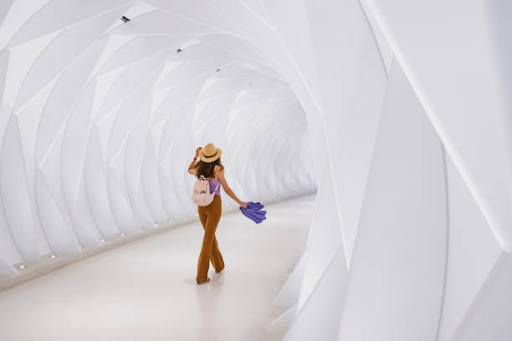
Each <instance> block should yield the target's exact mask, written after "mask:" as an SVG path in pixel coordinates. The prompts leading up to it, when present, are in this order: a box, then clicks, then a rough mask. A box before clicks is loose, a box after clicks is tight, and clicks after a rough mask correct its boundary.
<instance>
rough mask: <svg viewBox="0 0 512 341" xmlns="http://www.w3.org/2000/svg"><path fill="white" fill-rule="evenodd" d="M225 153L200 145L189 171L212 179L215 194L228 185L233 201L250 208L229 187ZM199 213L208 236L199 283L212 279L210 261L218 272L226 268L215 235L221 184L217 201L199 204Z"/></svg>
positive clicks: (212, 147) (219, 208)
mask: <svg viewBox="0 0 512 341" xmlns="http://www.w3.org/2000/svg"><path fill="white" fill-rule="evenodd" d="M221 154H222V150H220V148H215V146H214V145H213V143H208V144H207V145H206V146H204V149H203V148H201V147H198V148H197V149H196V156H195V157H194V160H192V163H191V164H190V166H189V167H188V172H189V173H190V174H192V175H195V176H196V177H197V178H199V177H200V176H201V175H203V176H204V177H205V178H209V180H208V181H209V184H210V193H213V191H214V190H215V187H216V185H217V184H218V182H219V181H220V183H221V185H222V188H224V190H225V191H226V194H227V195H229V196H230V197H231V198H233V200H235V201H236V202H237V203H238V204H239V205H240V206H242V207H247V203H246V202H243V201H241V200H240V199H238V197H237V196H236V195H235V193H233V191H232V190H231V188H229V186H228V183H227V182H226V179H225V178H224V166H223V165H222V164H221V162H220V156H221ZM197 156H199V159H200V160H199V161H198V162H197V163H196V160H197ZM197 213H198V214H199V219H200V220H201V224H202V225H203V229H204V238H203V246H202V248H201V253H200V254H199V261H198V264H197V276H196V282H197V284H203V283H206V282H209V281H210V278H208V277H207V275H208V268H209V266H210V260H211V261H212V264H213V267H214V268H215V271H216V272H217V273H219V272H221V271H222V269H224V260H223V259H222V255H221V253H220V251H219V246H218V245H217V239H216V238H215V230H216V229H217V224H218V223H219V220H220V216H221V214H222V201H221V198H220V186H217V191H215V195H214V199H213V202H212V203H211V204H210V205H208V206H204V207H203V206H198V207H197Z"/></svg>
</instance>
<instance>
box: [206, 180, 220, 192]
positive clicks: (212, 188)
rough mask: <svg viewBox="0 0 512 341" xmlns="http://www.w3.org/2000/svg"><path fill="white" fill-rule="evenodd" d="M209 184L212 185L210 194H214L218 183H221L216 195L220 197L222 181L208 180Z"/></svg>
mask: <svg viewBox="0 0 512 341" xmlns="http://www.w3.org/2000/svg"><path fill="white" fill-rule="evenodd" d="M208 183H209V184H210V194H212V193H213V191H214V190H215V186H217V183H219V187H217V191H216V192H215V195H220V188H221V187H222V184H221V183H220V180H208Z"/></svg>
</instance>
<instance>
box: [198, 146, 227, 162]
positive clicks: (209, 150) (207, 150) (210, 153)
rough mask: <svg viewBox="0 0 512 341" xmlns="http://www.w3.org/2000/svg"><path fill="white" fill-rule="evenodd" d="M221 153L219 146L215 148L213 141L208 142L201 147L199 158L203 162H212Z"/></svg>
mask: <svg viewBox="0 0 512 341" xmlns="http://www.w3.org/2000/svg"><path fill="white" fill-rule="evenodd" d="M221 155H222V150H221V149H220V148H215V146H214V145H213V143H208V144H207V145H206V146H204V148H203V149H201V150H200V151H199V158H200V159H201V161H203V162H213V161H215V160H217V159H218V158H219V157H220V156H221Z"/></svg>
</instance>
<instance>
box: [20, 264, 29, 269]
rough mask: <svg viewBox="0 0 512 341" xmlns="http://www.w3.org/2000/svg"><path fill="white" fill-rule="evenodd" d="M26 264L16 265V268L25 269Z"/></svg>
mask: <svg viewBox="0 0 512 341" xmlns="http://www.w3.org/2000/svg"><path fill="white" fill-rule="evenodd" d="M26 267H27V266H26V265H25V264H20V265H18V269H25V268H26Z"/></svg>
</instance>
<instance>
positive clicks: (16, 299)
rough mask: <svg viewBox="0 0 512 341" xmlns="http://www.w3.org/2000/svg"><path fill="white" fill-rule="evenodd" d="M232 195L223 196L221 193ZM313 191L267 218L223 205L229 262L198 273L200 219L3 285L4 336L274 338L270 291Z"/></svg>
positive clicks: (299, 245)
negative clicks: (254, 218)
mask: <svg viewBox="0 0 512 341" xmlns="http://www.w3.org/2000/svg"><path fill="white" fill-rule="evenodd" d="M228 200H229V199H228ZM314 201H315V195H308V196H303V197H300V198H295V199H291V200H287V201H284V202H280V203H277V204H273V205H270V206H268V207H267V208H266V209H267V217H268V218H267V220H266V221H264V222H263V223H262V224H260V225H256V224H254V223H252V222H251V221H250V220H248V219H247V218H245V217H244V216H243V215H242V214H241V213H234V214H229V215H224V216H223V217H222V218H221V220H220V223H219V227H218V229H217V239H218V243H219V248H220V250H221V252H222V254H223V257H224V262H225V264H226V268H225V270H224V271H223V272H222V273H220V274H216V273H215V271H214V270H213V267H212V266H210V272H209V277H210V278H211V282H209V283H207V284H203V285H200V286H198V285H197V284H196V283H195V275H196V266H197V257H198V255H199V250H200V248H201V242H202V234H203V229H202V227H201V225H200V224H199V222H198V223H196V224H189V225H185V226H181V227H177V228H176V229H173V230H170V231H167V232H163V233H160V234H157V235H153V236H150V237H147V238H145V239H143V240H139V241H136V242H133V243H130V244H127V245H123V246H120V247H118V248H115V249H112V250H108V251H106V252H103V253H101V254H99V255H96V256H93V257H91V258H88V259H85V260H83V261H81V262H78V263H75V264H72V265H70V266H66V267H64V268H62V269H59V270H56V271H54V272H51V273H49V274H47V275H44V276H41V277H38V278H36V279H34V280H31V281H29V282H26V283H23V284H21V285H19V286H16V287H13V288H11V289H8V290H6V291H3V292H0V340H4V341H24V340H27V341H28V340H30V341H34V340H37V341H46V340H52V341H60V340H65V341H82V340H83V341H93V340H94V341H103V340H105V341H107V340H108V341H116V340H123V341H128V340H133V341H142V340H144V341H146V340H147V341H160V340H161V341H163V340H165V341H188V340H210V341H217V340H218V341H221V340H222V341H231V340H232V341H261V340H264V341H273V340H281V339H282V337H283V335H284V334H285V332H286V329H285V328H282V327H276V326H271V325H270V323H271V322H272V321H273V320H274V319H275V318H276V317H277V316H279V315H280V314H281V313H282V312H283V311H285V310H286V308H284V307H278V306H274V305H272V301H273V300H274V298H275V296H276V295H277V293H278V292H279V289H280V288H281V286H282V284H283V283H284V281H285V280H286V278H287V276H288V273H289V272H290V271H291V270H292V269H293V266H294V265H295V263H296V262H297V261H298V259H299V257H300V255H301V253H302V251H303V250H304V248H305V246H306V242H307V237H308V228H309V224H310V222H311V218H312V213H313V208H314Z"/></svg>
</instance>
